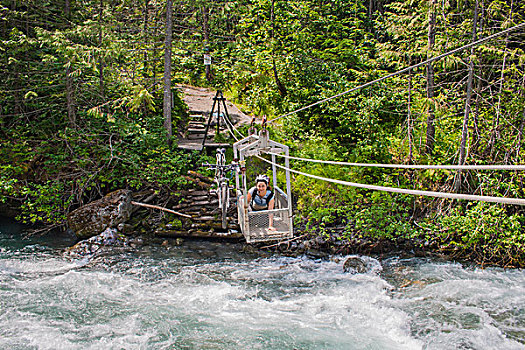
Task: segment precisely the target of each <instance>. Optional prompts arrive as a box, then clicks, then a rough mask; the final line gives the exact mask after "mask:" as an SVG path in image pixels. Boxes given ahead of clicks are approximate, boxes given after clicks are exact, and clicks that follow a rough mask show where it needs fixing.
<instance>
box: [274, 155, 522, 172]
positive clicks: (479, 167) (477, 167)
mask: <svg viewBox="0 0 525 350" xmlns="http://www.w3.org/2000/svg"><path fill="white" fill-rule="evenodd" d="M267 153H268V154H271V155H274V156H279V157H283V158H288V159H294V160H300V161H303V162H313V163H322V164H333V165H345V166H356V167H370V168H397V169H444V170H525V165H409V164H375V163H349V162H337V161H333V160H318V159H309V158H299V157H292V156H286V155H284V154H279V153H273V152H267Z"/></svg>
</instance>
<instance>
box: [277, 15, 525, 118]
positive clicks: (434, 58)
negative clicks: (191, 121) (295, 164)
mask: <svg viewBox="0 0 525 350" xmlns="http://www.w3.org/2000/svg"><path fill="white" fill-rule="evenodd" d="M524 26H525V22H524V23H521V24H518V25H516V26H514V27H511V28H508V29H506V30H503V31H501V32H498V33H494V34H492V35H489V36H487V37H486V38H482V39H479V40H476V41H474V42H472V43H470V44H467V45H464V46H461V47H459V48H457V49H454V50H452V51H449V52H445V53H444V54H441V55H439V56H436V57H433V58H430V59H428V60H426V61H423V62H420V63H417V64H415V65H413V66H410V67H407V68H403V69H401V70H399V71H397V72H394V73H391V74H388V75H385V76H384V77H382V78H378V79H375V80H372V81H369V82H368V83H365V84H362V85H359V86H356V87H354V88H352V89H350V90H346V91H343V92H341V93H339V94H337V95H333V96H331V97H327V98H325V99H323V100H320V101H317V102H314V103H312V104H309V105H308V106H305V107H302V108H299V109H296V110H295V111H292V112H289V113H286V114H283V115H281V116H279V117H276V118H273V119H270V120H268V123H269V124H270V123H273V122H275V121H277V120H279V119H281V118H285V117H288V116H290V115H292V114H295V113H298V112H301V111H304V110H305V109H308V108H311V107H314V106H317V105H319V104H321V103H324V102H327V101H330V100H333V99H335V98H338V97H341V96H343V95H346V94H349V93H351V92H353V91H356V90H360V89H363V88H366V87H368V86H370V85H373V84H375V83H378V82H380V81H383V80H386V79H389V78H392V77H394V76H396V75H400V74H402V73H405V72H407V71H409V70H411V69H415V68H418V67H421V66H424V65H426V64H428V63H431V62H434V61H437V60H440V59H442V58H444V57H447V56H450V55H452V54H455V53H456V52H459V51H463V50H465V49H468V48H470V47H473V46H476V45H479V44H481V43H484V42H485V41H488V40H490V39H494V38H496V37H498V36H501V35H504V34H507V33H510V32H512V31H515V30H517V29H519V28H522V27H524Z"/></svg>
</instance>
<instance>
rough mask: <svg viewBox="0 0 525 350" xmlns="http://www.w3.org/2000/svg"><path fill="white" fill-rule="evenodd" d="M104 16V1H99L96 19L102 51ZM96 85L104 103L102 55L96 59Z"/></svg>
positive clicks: (99, 45)
mask: <svg viewBox="0 0 525 350" xmlns="http://www.w3.org/2000/svg"><path fill="white" fill-rule="evenodd" d="M103 15H104V0H100V9H99V18H98V47H99V49H100V50H101V51H102V46H103V45H102V37H103V33H102V18H103ZM98 74H99V77H98V84H99V93H100V97H101V99H102V101H104V55H103V54H102V53H100V56H99V59H98Z"/></svg>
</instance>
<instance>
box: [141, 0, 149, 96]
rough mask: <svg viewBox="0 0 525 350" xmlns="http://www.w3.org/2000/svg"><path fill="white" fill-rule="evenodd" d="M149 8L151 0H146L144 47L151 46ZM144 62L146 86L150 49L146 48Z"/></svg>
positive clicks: (143, 76) (143, 71) (143, 74)
mask: <svg viewBox="0 0 525 350" xmlns="http://www.w3.org/2000/svg"><path fill="white" fill-rule="evenodd" d="M148 10H149V0H144V24H143V28H142V32H143V33H144V47H148V46H149V35H148ZM143 60H144V63H143V68H142V78H143V79H144V86H146V85H147V84H146V80H147V79H148V50H144V57H143Z"/></svg>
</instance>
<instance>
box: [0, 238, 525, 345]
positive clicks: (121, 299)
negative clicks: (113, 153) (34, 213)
mask: <svg viewBox="0 0 525 350" xmlns="http://www.w3.org/2000/svg"><path fill="white" fill-rule="evenodd" d="M10 242H11V243H12V241H9V240H6V239H4V240H0V245H1V246H2V249H1V250H0V349H35V348H36V349H457V348H468V349H523V348H524V343H523V339H524V337H525V310H524V305H525V293H524V292H525V290H524V289H525V273H524V271H521V270H511V271H504V270H499V269H486V270H480V269H475V268H468V267H464V266H462V265H459V264H453V263H441V262H435V261H429V260H418V259H410V260H402V259H397V258H392V259H388V260H383V261H379V260H377V259H373V258H368V257H363V258H364V259H365V260H366V262H367V264H368V267H369V272H368V273H366V274H361V275H350V274H344V273H343V272H342V262H343V261H344V258H345V257H340V258H339V259H333V260H332V261H321V260H311V259H308V258H286V257H267V258H260V257H255V256H249V255H246V254H243V253H241V252H240V251H239V250H240V246H239V245H228V244H227V245H225V244H221V243H220V242H186V243H185V244H184V245H183V246H182V247H171V248H169V249H167V248H163V247H158V248H147V247H146V248H143V249H140V250H138V251H134V252H126V253H122V252H120V253H118V254H116V255H112V256H107V257H104V258H101V259H98V260H95V261H93V262H90V263H88V262H87V261H68V260H66V259H63V258H62V257H61V256H60V254H59V249H57V248H48V247H46V246H45V245H41V244H40V245H39V244H36V245H35V244H34V245H25V246H20V245H15V244H11V243H10Z"/></svg>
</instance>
